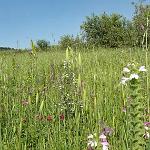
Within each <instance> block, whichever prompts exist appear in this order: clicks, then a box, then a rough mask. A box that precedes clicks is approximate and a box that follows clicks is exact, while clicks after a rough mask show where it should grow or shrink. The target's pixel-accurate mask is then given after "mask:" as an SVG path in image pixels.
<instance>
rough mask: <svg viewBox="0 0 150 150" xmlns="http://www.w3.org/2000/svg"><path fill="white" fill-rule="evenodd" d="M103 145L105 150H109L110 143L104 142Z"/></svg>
mask: <svg viewBox="0 0 150 150" xmlns="http://www.w3.org/2000/svg"><path fill="white" fill-rule="evenodd" d="M101 144H102V146H103V150H108V146H109V143H108V142H107V141H106V142H102V143H101Z"/></svg>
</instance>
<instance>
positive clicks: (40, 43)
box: [36, 40, 49, 51]
mask: <svg viewBox="0 0 150 150" xmlns="http://www.w3.org/2000/svg"><path fill="white" fill-rule="evenodd" d="M36 45H37V48H38V49H39V50H41V51H47V49H48V46H49V42H48V41H46V40H38V41H37V42H36Z"/></svg>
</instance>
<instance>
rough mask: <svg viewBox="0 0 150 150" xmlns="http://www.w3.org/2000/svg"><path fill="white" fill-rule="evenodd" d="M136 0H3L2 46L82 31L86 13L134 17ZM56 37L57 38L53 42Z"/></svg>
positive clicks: (22, 45) (0, 4) (27, 44)
mask: <svg viewBox="0 0 150 150" xmlns="http://www.w3.org/2000/svg"><path fill="white" fill-rule="evenodd" d="M132 1H135V2H136V0H0V46H7V47H8V46H9V47H15V48H16V47H17V41H18V46H19V48H25V47H26V48H28V47H30V40H31V39H32V40H34V41H36V40H38V39H45V40H48V41H50V42H51V43H54V42H57V41H58V40H59V37H60V36H62V35H64V34H74V35H76V34H77V33H79V32H80V25H81V24H82V22H83V21H84V20H85V16H89V15H91V14H92V13H95V14H100V13H103V12H104V11H105V12H108V13H113V12H116V13H120V14H122V15H124V16H125V17H127V18H129V19H130V18H131V17H132V14H133V10H134V7H133V6H132V4H131V2H132ZM54 39H55V41H54Z"/></svg>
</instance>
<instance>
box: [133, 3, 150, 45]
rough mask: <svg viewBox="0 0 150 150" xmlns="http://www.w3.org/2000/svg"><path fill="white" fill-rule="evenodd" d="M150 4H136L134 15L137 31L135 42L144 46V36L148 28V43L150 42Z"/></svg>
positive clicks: (135, 30) (135, 29)
mask: <svg viewBox="0 0 150 150" xmlns="http://www.w3.org/2000/svg"><path fill="white" fill-rule="evenodd" d="M149 20H150V5H144V4H142V3H140V4H135V13H134V17H133V25H134V32H135V37H136V38H135V41H134V42H135V44H136V45H137V46H142V44H143V43H142V41H143V36H144V33H145V31H146V30H148V31H147V32H148V39H147V40H148V43H150V30H149V28H150V24H149V23H148V22H149Z"/></svg>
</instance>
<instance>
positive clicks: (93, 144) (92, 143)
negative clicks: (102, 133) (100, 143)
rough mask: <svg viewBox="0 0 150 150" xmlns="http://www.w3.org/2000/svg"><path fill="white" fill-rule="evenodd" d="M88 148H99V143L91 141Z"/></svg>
mask: <svg viewBox="0 0 150 150" xmlns="http://www.w3.org/2000/svg"><path fill="white" fill-rule="evenodd" d="M88 146H91V147H97V142H96V141H92V140H90V141H88Z"/></svg>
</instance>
